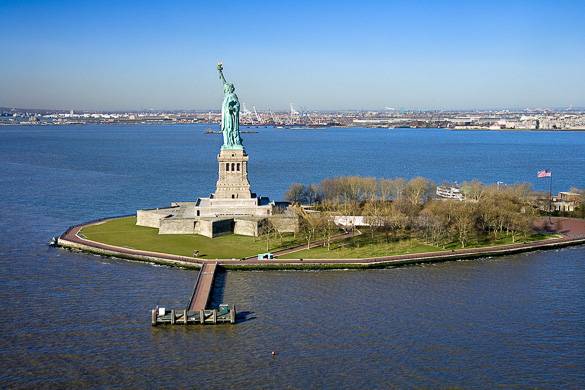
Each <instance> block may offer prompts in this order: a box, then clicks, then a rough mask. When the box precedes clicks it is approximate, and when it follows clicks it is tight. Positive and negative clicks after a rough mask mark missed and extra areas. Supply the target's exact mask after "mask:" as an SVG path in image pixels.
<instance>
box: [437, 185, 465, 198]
mask: <svg viewBox="0 0 585 390" xmlns="http://www.w3.org/2000/svg"><path fill="white" fill-rule="evenodd" d="M435 193H436V194H437V196H438V197H439V198H444V199H456V200H465V196H464V195H463V194H462V193H461V190H460V189H459V188H457V187H447V186H438V187H437V190H436V192H435Z"/></svg>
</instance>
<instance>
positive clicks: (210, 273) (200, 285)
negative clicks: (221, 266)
mask: <svg viewBox="0 0 585 390" xmlns="http://www.w3.org/2000/svg"><path fill="white" fill-rule="evenodd" d="M216 268H217V263H205V264H204V265H203V267H201V270H200V271H199V275H197V281H196V282H195V290H194V291H193V296H192V297H191V303H190V304H189V310H191V311H200V310H205V307H206V306H207V303H208V302H209V297H210V295H211V289H212V288H213V279H214V278H215V270H216Z"/></svg>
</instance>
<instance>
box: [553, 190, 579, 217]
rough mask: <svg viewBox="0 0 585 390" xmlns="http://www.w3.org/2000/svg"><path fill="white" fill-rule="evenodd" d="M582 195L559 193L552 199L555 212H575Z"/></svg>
mask: <svg viewBox="0 0 585 390" xmlns="http://www.w3.org/2000/svg"><path fill="white" fill-rule="evenodd" d="M580 201H581V194H578V193H576V192H559V194H558V195H557V196H555V197H553V198H552V209H553V210H554V211H565V212H573V211H575V208H577V206H579V202H580Z"/></svg>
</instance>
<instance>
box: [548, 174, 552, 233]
mask: <svg viewBox="0 0 585 390" xmlns="http://www.w3.org/2000/svg"><path fill="white" fill-rule="evenodd" d="M549 172H550V176H549V180H548V223H551V221H550V215H551V214H552V171H549Z"/></svg>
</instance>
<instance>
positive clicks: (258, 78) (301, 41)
mask: <svg viewBox="0 0 585 390" xmlns="http://www.w3.org/2000/svg"><path fill="white" fill-rule="evenodd" d="M226 9H228V10H230V11H229V12H228V13H227V14H225V13H224V12H225V10H226ZM584 14H585V2H582V1H556V2H552V1H509V2H504V1H490V2H484V3H477V2H473V4H471V2H464V1H443V2H431V1H396V2H392V3H387V2H374V1H366V2H348V1H336V2H319V4H314V3H311V2H278V4H272V3H267V4H263V3H261V2H255V1H251V2H237V3H234V2H231V3H228V2H222V1H219V2H211V3H209V4H196V3H188V2H184V3H183V2H173V3H172V4H166V3H156V2H152V3H149V2H147V1H143V2H124V4H118V3H115V2H111V3H110V2H99V3H96V4H92V3H78V2H70V1H61V2H49V1H47V2H43V1H35V2H33V1H25V2H6V1H4V2H1V3H0V15H2V16H0V20H2V23H0V45H1V47H2V49H1V50H2V61H0V86H1V87H0V106H6V107H21V108H42V109H66V110H68V109H73V110H103V111H108V110H112V111H113V110H140V109H156V110H204V109H212V108H217V107H219V104H220V102H221V99H222V89H221V84H220V82H219V79H218V77H217V72H216V69H215V64H216V63H217V62H218V61H223V62H224V69H225V75H226V78H227V79H228V80H229V81H232V82H234V83H235V86H236V93H238V95H239V98H240V101H241V102H245V103H246V105H247V106H248V108H250V109H251V108H252V107H253V106H255V107H256V108H257V109H258V110H263V111H264V110H267V109H268V108H271V109H272V110H287V109H288V107H289V104H290V103H291V102H292V103H293V104H294V105H295V107H296V108H297V109H307V110H356V109H378V110H383V109H384V107H392V108H396V109H421V110H433V109H460V110H466V109H502V108H510V109H522V108H532V109H536V108H566V107H570V106H573V107H585V71H584V69H585V24H584V23H583V22H582V17H583V15H584Z"/></svg>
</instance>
